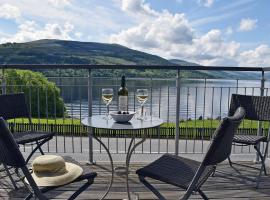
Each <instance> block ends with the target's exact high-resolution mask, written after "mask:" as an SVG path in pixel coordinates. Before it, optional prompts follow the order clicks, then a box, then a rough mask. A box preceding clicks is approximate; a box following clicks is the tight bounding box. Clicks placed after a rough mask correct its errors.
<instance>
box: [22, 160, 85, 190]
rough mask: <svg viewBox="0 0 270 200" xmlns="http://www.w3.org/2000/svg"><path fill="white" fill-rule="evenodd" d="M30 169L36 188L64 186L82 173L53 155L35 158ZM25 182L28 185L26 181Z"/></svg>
mask: <svg viewBox="0 0 270 200" xmlns="http://www.w3.org/2000/svg"><path fill="white" fill-rule="evenodd" d="M32 168H33V173H32V177H33V179H34V180H35V182H36V184H37V185H38V186H60V185H65V184H67V183H70V182H72V181H73V180H75V179H76V178H78V177H79V176H80V175H82V173H83V169H82V168H81V167H80V166H78V165H75V164H73V163H69V162H65V160H64V159H63V158H62V157H61V156H55V155H42V156H39V157H37V158H36V159H35V160H34V161H33V163H32ZM26 182H27V183H28V181H27V180H26ZM28 184H29V183H28Z"/></svg>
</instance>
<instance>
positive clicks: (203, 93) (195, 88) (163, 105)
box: [0, 64, 270, 158]
mask: <svg viewBox="0 0 270 200" xmlns="http://www.w3.org/2000/svg"><path fill="white" fill-rule="evenodd" d="M0 67H1V68H2V74H4V72H5V70H6V69H12V68H13V69H29V70H44V69H60V70H61V69H69V68H71V69H75V70H77V69H84V70H85V71H86V72H87V76H85V77H78V76H75V75H74V76H72V77H63V76H59V77H48V79H49V80H50V81H53V82H55V84H56V86H57V87H58V88H59V89H60V95H61V97H62V98H63V100H64V102H65V105H66V108H67V115H66V114H65V113H66V111H65V110H64V109H63V110H62V112H63V117H61V118H59V117H58V116H57V104H56V99H55V98H56V97H55V94H54V95H53V97H54V98H53V100H52V99H49V97H48V94H47V93H46V92H45V94H40V92H39V91H41V88H42V87H45V86H44V85H30V86H29V85H28V86H26V85H14V84H7V83H6V80H5V76H3V77H2V82H1V84H2V87H1V93H7V92H13V88H20V90H21V91H25V90H28V91H29V92H28V97H27V98H28V99H32V96H31V95H36V97H35V98H37V99H38V100H37V105H36V108H37V111H36V112H37V117H35V119H34V123H35V128H36V129H39V130H50V131H56V132H57V133H58V134H57V135H56V136H55V138H54V139H53V140H52V141H50V142H49V143H48V144H47V149H45V150H47V151H48V152H60V153H79V154H85V155H88V154H89V153H90V154H91V152H94V153H103V152H104V150H103V149H102V147H101V145H100V144H99V143H95V142H94V143H93V146H91V143H90V146H89V141H88V137H87V133H88V129H87V128H86V127H83V126H82V125H81V124H80V121H81V120H82V119H83V118H84V117H86V116H91V115H95V114H104V113H105V105H104V104H103V103H102V101H101V89H102V88H104V87H112V88H113V89H114V91H117V90H118V87H119V85H120V80H119V77H116V76H112V77H110V78H108V77H107V78H101V77H93V76H92V71H93V70H95V69H126V70H128V69H136V70H142V69H157V70H168V69H170V70H175V78H170V79H165V78H153V77H149V78H131V77H127V82H128V89H129V108H131V109H132V110H134V111H136V110H137V109H138V107H139V104H138V102H137V100H136V97H135V91H136V89H137V88H147V89H148V90H149V101H148V102H147V103H146V110H147V114H148V115H154V116H157V117H160V118H162V119H163V120H164V122H165V124H164V125H163V126H162V127H161V129H160V131H158V132H156V131H155V130H148V132H147V136H148V138H149V139H148V140H147V141H146V142H145V143H143V144H142V145H140V146H139V147H138V148H137V149H136V152H135V153H142V154H159V153H165V152H168V153H175V154H179V153H203V152H205V151H206V149H207V145H208V143H209V139H210V138H211V137H212V134H213V132H214V130H215V127H216V125H217V123H218V121H219V120H220V119H221V118H222V117H225V116H226V115H227V113H228V108H229V103H230V96H231V94H233V93H239V94H249V95H262V96H263V95H269V94H268V90H269V86H270V84H268V82H267V81H266V78H265V73H266V72H267V71H269V70H270V68H261V67H223V66H214V67H213V66H212V67H210V66H206V67H205V66H204V67H202V66H188V67H187V66H176V65H171V66H157V65H155V66H154V65H147V66H146V65H143V66H141V65H140V66H137V65H47V64H43V65H0ZM183 70H186V71H196V70H197V71H198V70H199V71H205V70H208V71H229V72H237V71H238V72H243V73H244V72H252V73H256V74H257V75H258V79H256V80H248V81H247V80H240V79H227V80H224V79H223V80H217V79H208V78H197V79H194V78H193V79H189V78H186V77H185V78H182V77H181V72H182V71H183ZM11 78H12V77H11ZM34 91H35V92H34ZM45 91H46V89H45ZM16 92H18V91H16ZM41 95H45V101H41V100H40V99H41ZM115 97H116V93H115ZM42 98H44V96H43V97H42ZM48 101H52V102H51V103H49V102H48ZM117 105H118V102H117V98H114V100H113V103H112V105H111V110H117ZM29 109H30V112H33V108H31V104H29ZM41 110H43V111H44V110H45V113H47V115H46V116H45V117H44V116H41V114H40V113H41ZM49 111H50V112H53V113H54V114H53V115H52V116H49V114H48V113H49ZM9 125H10V127H11V128H15V129H17V130H18V131H20V130H24V129H27V126H28V124H27V121H25V120H24V119H22V120H21V121H10V123H9ZM268 126H269V124H268V123H267V124H258V123H257V122H252V121H246V122H245V123H244V124H243V125H242V126H241V129H245V131H246V133H247V134H265V133H267V129H268ZM258 130H259V131H258ZM96 134H97V136H99V137H100V139H101V140H102V141H103V142H104V143H105V144H106V145H107V146H108V147H109V149H110V151H111V152H112V153H116V154H121V153H126V152H127V148H128V144H129V141H130V137H129V134H127V133H126V132H125V133H124V132H123V131H109V132H106V131H104V130H99V131H98V132H97V133H96ZM131 134H132V133H130V135H131ZM136 134H137V135H136V136H137V137H141V133H140V132H137V133H136ZM29 148H31V146H30V147H29V146H28V147H25V149H24V150H25V151H28V149H29ZM261 148H264V147H263V146H261ZM233 153H234V154H253V153H254V151H253V149H251V148H249V147H235V148H234V149H233ZM90 158H91V155H90Z"/></svg>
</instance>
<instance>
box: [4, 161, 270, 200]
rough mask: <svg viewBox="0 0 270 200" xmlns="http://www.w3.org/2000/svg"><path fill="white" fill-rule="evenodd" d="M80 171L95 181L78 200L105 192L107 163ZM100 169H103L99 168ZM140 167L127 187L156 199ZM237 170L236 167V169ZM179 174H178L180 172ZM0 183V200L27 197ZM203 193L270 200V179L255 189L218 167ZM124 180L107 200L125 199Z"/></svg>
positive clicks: (58, 193) (169, 191)
mask: <svg viewBox="0 0 270 200" xmlns="http://www.w3.org/2000/svg"><path fill="white" fill-rule="evenodd" d="M82 164H83V167H84V169H85V170H86V171H89V170H91V171H95V172H97V173H98V177H97V178H96V180H95V183H94V184H93V185H92V186H90V187H89V188H88V189H87V190H86V191H85V192H83V193H82V194H81V195H80V196H79V198H78V199H99V198H100V197H101V194H102V193H103V192H104V191H105V190H106V187H107V185H108V183H109V180H110V171H109V165H108V164H107V163H102V164H97V165H95V166H92V165H91V166H89V165H86V164H84V163H82ZM101 165H102V166H101ZM141 166H143V164H132V165H131V174H130V185H131V188H132V193H133V194H132V195H133V197H135V196H139V199H156V197H155V196H153V194H152V193H151V192H149V191H148V190H147V189H146V188H145V187H144V186H143V185H142V184H140V183H139V181H138V177H137V175H135V173H134V172H135V170H136V169H138V168H140V167H141ZM238 169H239V167H238ZM179 173H181V172H179ZM241 173H242V174H244V175H248V176H249V177H254V176H255V175H256V173H257V171H254V170H250V169H248V170H247V169H246V168H245V170H242V171H241ZM1 176H2V178H1V179H0V199H23V198H24V197H25V196H26V194H27V193H28V191H27V189H26V188H25V187H24V185H23V184H22V183H21V182H18V183H17V184H18V186H19V187H20V188H19V189H18V190H13V189H12V186H11V184H10V181H9V180H8V179H7V178H6V177H5V178H3V176H4V173H1ZM155 183H156V187H157V188H159V190H160V191H161V192H162V193H163V194H164V196H165V197H166V198H167V199H179V197H180V196H181V195H183V194H184V191H181V190H180V189H178V188H176V187H173V186H170V185H166V184H163V183H159V182H155ZM76 188H77V185H76V184H73V185H69V186H68V187H67V186H66V187H63V188H60V189H57V190H55V191H52V192H49V193H48V194H47V196H48V197H49V198H50V199H67V197H68V196H69V195H70V194H71V193H72V191H74V190H75V189H76ZM202 190H203V191H204V192H205V194H206V195H207V196H208V197H209V198H210V199H238V200H239V199H270V176H269V177H265V176H264V177H263V178H262V182H261V186H260V189H256V188H255V183H253V182H251V181H247V180H243V179H241V178H239V177H238V176H237V173H236V172H235V171H234V170H233V169H232V168H230V167H229V166H228V165H227V164H222V165H220V166H219V167H218V172H217V173H216V175H215V176H214V177H210V178H209V179H208V181H207V182H206V183H205V184H204V186H203V187H202ZM125 191H126V189H125V177H124V176H122V175H116V176H115V181H114V184H113V187H112V189H111V192H110V193H109V195H108V196H107V198H106V199H125V198H126V193H125ZM191 199H200V196H198V195H192V196H191Z"/></svg>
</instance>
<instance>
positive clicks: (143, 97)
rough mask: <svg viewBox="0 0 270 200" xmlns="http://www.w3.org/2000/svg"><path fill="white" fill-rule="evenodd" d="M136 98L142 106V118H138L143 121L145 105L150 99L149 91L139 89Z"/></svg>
mask: <svg viewBox="0 0 270 200" xmlns="http://www.w3.org/2000/svg"><path fill="white" fill-rule="evenodd" d="M136 96H137V99H138V102H139V103H140V104H141V116H139V117H138V119H141V120H143V119H144V117H143V115H144V107H143V106H144V104H145V102H146V101H147V99H148V90H147V89H137V92H136Z"/></svg>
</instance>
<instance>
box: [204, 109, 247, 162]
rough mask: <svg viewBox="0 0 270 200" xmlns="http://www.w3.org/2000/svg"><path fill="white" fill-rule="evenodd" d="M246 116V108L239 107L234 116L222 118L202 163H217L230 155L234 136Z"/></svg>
mask: <svg viewBox="0 0 270 200" xmlns="http://www.w3.org/2000/svg"><path fill="white" fill-rule="evenodd" d="M244 117H245V109H244V108H242V107H239V108H238V109H237V110H236V111H235V113H234V115H233V116H232V117H226V118H224V119H223V120H222V122H221V123H220V125H219V127H218V128H217V129H216V131H215V133H214V136H213V139H212V142H211V144H210V145H209V148H208V151H207V153H206V154H205V157H204V160H203V162H202V165H204V166H208V165H217V164H218V163H221V162H222V161H224V160H226V159H227V158H228V157H229V155H230V154H231V148H232V140H233V137H234V135H235V133H236V131H237V129H238V127H239V125H240V124H241V122H242V120H243V119H244Z"/></svg>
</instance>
